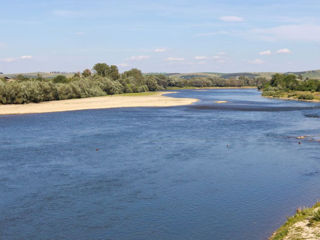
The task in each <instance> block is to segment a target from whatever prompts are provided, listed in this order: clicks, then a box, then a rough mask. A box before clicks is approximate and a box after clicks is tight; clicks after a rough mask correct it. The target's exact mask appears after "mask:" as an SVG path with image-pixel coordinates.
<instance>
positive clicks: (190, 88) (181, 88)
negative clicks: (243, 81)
mask: <svg viewBox="0 0 320 240" xmlns="http://www.w3.org/2000/svg"><path fill="white" fill-rule="evenodd" d="M242 88H243V89H256V88H257V87H255V86H244V87H168V88H167V89H168V90H185V89H187V90H188V89H189V90H205V89H242Z"/></svg>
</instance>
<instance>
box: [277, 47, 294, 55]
mask: <svg viewBox="0 0 320 240" xmlns="http://www.w3.org/2000/svg"><path fill="white" fill-rule="evenodd" d="M277 53H279V54H289V53H291V50H290V49H288V48H283V49H279V50H278V51H277Z"/></svg>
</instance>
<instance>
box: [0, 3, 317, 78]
mask: <svg viewBox="0 0 320 240" xmlns="http://www.w3.org/2000/svg"><path fill="white" fill-rule="evenodd" d="M0 3H1V15H0V29H1V31H0V72H4V73H18V72H38V71H42V72H50V71H66V72H77V71H82V70H83V69H85V68H92V66H93V65H94V64H95V63H97V62H106V63H108V64H110V65H111V64H113V65H117V66H118V67H119V69H120V70H121V71H126V70H129V69H131V68H139V69H141V70H142V71H143V72H185V73H187V72H225V73H227V72H247V71H250V72H261V71H263V72H287V71H304V70H314V69H320V14H319V12H320V1H319V0H157V1H150V0H134V1H133V0H90V1H88V0H87V1H84V0H54V1H49V0H10V1H7V0H0Z"/></svg>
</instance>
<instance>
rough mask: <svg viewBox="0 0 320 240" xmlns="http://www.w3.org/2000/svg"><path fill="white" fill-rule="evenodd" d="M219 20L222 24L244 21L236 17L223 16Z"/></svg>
mask: <svg viewBox="0 0 320 240" xmlns="http://www.w3.org/2000/svg"><path fill="white" fill-rule="evenodd" d="M220 20H221V21H224V22H243V21H244V19H243V18H242V17H237V16H223V17H220Z"/></svg>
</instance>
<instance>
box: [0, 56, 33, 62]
mask: <svg viewBox="0 0 320 240" xmlns="http://www.w3.org/2000/svg"><path fill="white" fill-rule="evenodd" d="M29 59H32V56H21V57H10V58H3V59H1V60H0V61H1V62H7V63H11V62H15V61H18V60H29Z"/></svg>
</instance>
